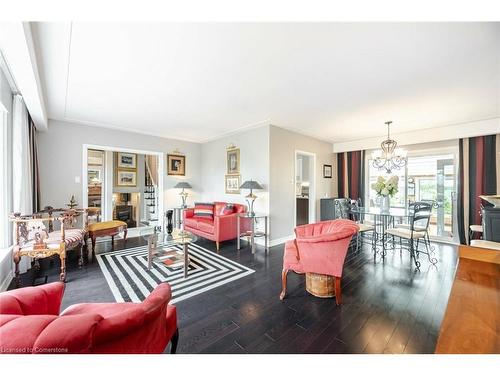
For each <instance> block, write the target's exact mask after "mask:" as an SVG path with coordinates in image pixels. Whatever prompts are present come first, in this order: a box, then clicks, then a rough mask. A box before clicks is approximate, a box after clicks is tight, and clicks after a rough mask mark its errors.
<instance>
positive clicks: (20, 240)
mask: <svg viewBox="0 0 500 375" xmlns="http://www.w3.org/2000/svg"><path fill="white" fill-rule="evenodd" d="M83 212H84V210H76V209H54V208H53V207H50V206H48V207H45V208H44V210H42V211H39V212H36V213H34V214H32V215H21V214H20V213H14V214H12V215H11V216H10V220H11V221H12V222H13V223H14V251H13V260H14V264H15V278H16V285H17V286H19V285H20V278H19V262H20V260H21V258H22V257H23V256H29V257H30V258H32V259H33V262H34V265H35V267H37V266H38V261H39V259H42V258H47V257H50V256H53V255H58V256H59V258H60V260H61V273H60V275H59V278H60V280H61V281H65V280H66V252H67V251H69V250H72V249H77V248H79V253H78V266H79V267H80V268H81V267H82V265H83V247H84V245H85V237H86V232H85V229H80V228H76V227H75V224H76V221H77V217H78V216H80V215H81V214H82V213H83ZM58 213H59V215H57V214H58ZM55 223H59V229H56V228H55V226H54V224H55Z"/></svg>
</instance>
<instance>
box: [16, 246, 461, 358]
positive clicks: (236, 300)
mask: <svg viewBox="0 0 500 375" xmlns="http://www.w3.org/2000/svg"><path fill="white" fill-rule="evenodd" d="M142 243H143V242H141V240H140V239H138V238H131V239H129V240H128V241H127V243H126V244H124V243H123V241H120V240H119V241H117V242H116V244H115V249H120V248H123V247H132V246H137V245H138V244H142ZM198 244H199V245H200V246H203V247H205V248H207V249H211V250H213V251H215V246H214V243H212V242H210V241H206V240H200V241H199V242H198ZM283 247H284V245H280V246H275V247H273V248H271V249H270V250H269V252H268V254H267V255H266V254H265V252H264V250H263V249H262V248H258V249H257V250H256V253H255V254H251V251H250V249H249V248H245V247H243V248H242V250H240V251H237V250H236V244H235V242H234V241H229V242H226V243H224V244H222V246H221V250H220V254H221V255H222V256H225V257H227V258H230V259H232V260H234V261H236V262H239V263H241V264H244V265H245V266H247V267H250V268H252V269H254V270H255V271H256V272H255V273H253V274H251V275H249V276H247V277H244V278H242V279H239V280H236V281H234V282H232V283H229V284H226V285H223V286H220V287H218V288H216V289H213V290H210V291H208V292H205V293H202V294H200V295H197V296H194V297H192V298H190V299H187V300H184V301H181V302H179V303H178V304H177V308H178V318H179V322H178V323H179V330H180V340H179V348H178V353H433V352H434V348H435V345H436V341H437V335H438V332H439V327H440V324H441V320H442V319H443V316H444V312H445V309H446V305H447V301H448V297H449V294H450V290H451V285H452V282H453V278H454V273H455V269H456V263H457V249H456V247H455V246H448V245H437V244H435V247H436V254H437V257H438V259H439V263H438V265H437V267H433V266H430V264H429V263H428V262H427V260H426V258H423V259H422V267H421V271H420V272H415V271H414V269H413V267H410V260H409V255H408V254H407V253H406V252H403V255H402V256H400V254H399V251H395V252H389V255H388V256H387V258H386V260H385V261H384V262H383V261H382V260H380V259H379V258H378V257H377V259H376V260H375V261H374V257H373V253H372V251H371V250H370V249H369V248H365V249H363V250H361V251H360V252H358V253H356V252H355V251H351V250H350V252H349V254H348V257H347V259H346V265H345V268H344V277H343V284H342V289H343V305H341V306H337V305H336V304H335V300H334V299H320V298H316V297H313V296H311V295H309V294H308V293H307V292H306V291H305V279H304V277H303V276H300V275H296V274H294V273H290V274H289V276H288V296H287V298H286V299H285V301H283V302H281V301H280V300H279V298H278V296H279V293H280V289H281V281H280V278H281V267H282V257H283ZM110 249H111V244H110V242H104V243H99V244H98V248H97V252H103V251H109V250H110ZM67 264H68V266H67V268H68V281H67V285H66V292H65V295H64V300H63V308H66V307H67V306H70V305H72V304H74V303H80V302H114V299H113V295H112V294H111V291H110V290H109V288H108V285H107V283H106V281H105V279H104V276H103V275H102V272H101V271H100V269H99V266H98V264H97V262H89V263H88V264H85V265H84V267H83V268H82V269H78V268H77V259H76V253H75V252H74V251H73V252H70V253H69V256H68V262H67ZM58 266H59V261H58V260H57V259H54V260H52V261H50V260H44V261H43V262H42V268H41V274H46V275H48V279H49V282H50V281H55V280H57V278H58ZM32 277H33V275H32V274H31V272H28V273H26V274H24V275H23V282H24V285H29V284H31V280H32ZM37 281H39V279H38V280H37Z"/></svg>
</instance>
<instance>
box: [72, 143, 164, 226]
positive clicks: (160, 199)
mask: <svg viewBox="0 0 500 375" xmlns="http://www.w3.org/2000/svg"><path fill="white" fill-rule="evenodd" d="M89 149H95V150H102V151H113V152H129V153H131V154H142V155H154V156H157V157H158V225H159V226H160V227H162V228H163V206H164V202H163V197H164V196H163V175H162V171H163V167H164V165H163V164H164V160H163V159H164V153H163V152H161V151H147V150H137V149H132V148H126V147H116V146H103V145H92V144H83V158H82V201H83V203H82V205H83V207H87V206H88V191H87V190H88V181H87V180H88V176H87V163H88V161H87V160H88V150H89ZM104 167H105V166H104ZM104 173H105V175H106V173H109V171H107V170H106V168H104ZM105 204H107V203H105ZM129 234H130V230H129ZM132 235H133V233H132Z"/></svg>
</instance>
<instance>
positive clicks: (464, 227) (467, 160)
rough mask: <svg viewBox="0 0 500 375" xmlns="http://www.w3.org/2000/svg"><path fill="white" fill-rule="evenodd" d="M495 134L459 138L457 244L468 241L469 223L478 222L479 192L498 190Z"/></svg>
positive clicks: (482, 193)
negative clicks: (458, 237)
mask: <svg viewBox="0 0 500 375" xmlns="http://www.w3.org/2000/svg"><path fill="white" fill-rule="evenodd" d="M496 139H497V137H496V135H487V136H482V137H474V138H464V139H460V141H459V166H458V168H459V180H458V202H457V209H458V230H459V235H460V243H462V244H465V243H467V237H468V236H467V234H468V230H469V226H470V225H473V224H478V225H480V224H481V214H480V210H481V198H479V196H480V195H494V194H496V192H497V175H496V174H497V166H496V150H497V147H498V146H497V145H496Z"/></svg>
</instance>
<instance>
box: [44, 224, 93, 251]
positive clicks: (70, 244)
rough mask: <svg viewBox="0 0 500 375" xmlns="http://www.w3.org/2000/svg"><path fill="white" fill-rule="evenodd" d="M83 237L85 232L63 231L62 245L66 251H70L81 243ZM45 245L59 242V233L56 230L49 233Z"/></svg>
mask: <svg viewBox="0 0 500 375" xmlns="http://www.w3.org/2000/svg"><path fill="white" fill-rule="evenodd" d="M84 237H85V231H84V230H82V229H76V228H71V229H66V230H65V231H64V243H65V245H66V250H70V249H72V248H74V247H75V246H77V245H79V244H81V243H83V239H84ZM46 242H47V243H51V242H52V243H54V242H55V243H58V242H61V231H59V230H57V231H54V232H50V233H49V238H48V239H47V241H46Z"/></svg>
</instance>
